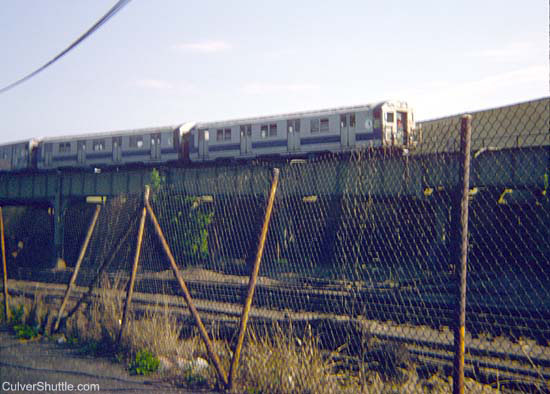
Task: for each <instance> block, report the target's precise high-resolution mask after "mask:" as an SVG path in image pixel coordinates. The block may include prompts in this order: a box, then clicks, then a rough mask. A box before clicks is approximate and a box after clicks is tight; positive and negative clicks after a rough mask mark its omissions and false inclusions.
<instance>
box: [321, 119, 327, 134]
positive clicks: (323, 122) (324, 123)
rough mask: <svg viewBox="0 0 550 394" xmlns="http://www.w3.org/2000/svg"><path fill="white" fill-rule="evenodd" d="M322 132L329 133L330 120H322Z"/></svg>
mask: <svg viewBox="0 0 550 394" xmlns="http://www.w3.org/2000/svg"><path fill="white" fill-rule="evenodd" d="M321 131H328V118H323V119H321Z"/></svg>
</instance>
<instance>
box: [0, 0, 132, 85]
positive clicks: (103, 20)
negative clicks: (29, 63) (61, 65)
mask: <svg viewBox="0 0 550 394" xmlns="http://www.w3.org/2000/svg"><path fill="white" fill-rule="evenodd" d="M129 2H130V0H119V1H118V2H117V3H116V4H115V5H114V6H113V7H112V8H111V9H110V10H109V11H108V12H107V13H106V14H105V15H103V17H101V19H99V20H98V21H97V22H96V23H95V24H94V25H93V26H92V27H91V28H90V29H88V31H86V32H85V33H84V34H82V35H81V36H80V37H78V39H76V41H74V42H73V43H72V44H71V45H69V46H68V47H67V48H65V49H64V50H63V51H62V52H61V53H59V54H58V55H57V56H55V57H54V58H53V59H51V60H50V61H49V62H47V63H46V64H44V65H43V66H42V67H40V68H38V69H37V70H35V71H33V72H32V73H30V74H28V75H26V76H24V77H23V78H21V79H19V80H17V81H15V82H13V83H11V84H9V85H8V86H6V87H3V88H2V89H0V94H2V93H4V92H7V91H8V90H10V89H12V88H14V87H16V86H17V85H19V84H21V83H23V82H25V81H27V80H29V79H31V78H32V77H34V76H35V75H36V74H38V73H40V72H42V71H44V70H45V69H46V68H48V67H49V66H51V65H52V64H53V63H55V62H56V61H58V60H59V59H61V58H62V57H63V56H65V55H66V54H67V53H69V51H71V50H72V49H73V48H75V47H76V46H77V45H78V44H80V43H81V42H82V41H84V40H85V39H86V38H88V37H89V36H90V35H92V34H93V33H94V32H95V31H96V30H97V29H99V28H100V27H101V26H103V24H105V23H106V22H107V21H108V20H109V19H111V18H112V17H113V16H114V15H115V14H116V13H117V12H119V11H120V10H121V9H122V8H124V6H125V5H126V4H128V3H129Z"/></svg>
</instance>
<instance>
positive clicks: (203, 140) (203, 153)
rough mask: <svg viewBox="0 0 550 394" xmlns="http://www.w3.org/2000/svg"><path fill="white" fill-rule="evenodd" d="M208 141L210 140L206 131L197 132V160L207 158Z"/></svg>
mask: <svg viewBox="0 0 550 394" xmlns="http://www.w3.org/2000/svg"><path fill="white" fill-rule="evenodd" d="M208 140H210V134H209V132H208V130H199V159H202V160H205V159H207V158H208Z"/></svg>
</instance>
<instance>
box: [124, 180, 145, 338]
mask: <svg viewBox="0 0 550 394" xmlns="http://www.w3.org/2000/svg"><path fill="white" fill-rule="evenodd" d="M150 190H151V189H150V187H149V185H145V192H144V194H143V208H142V209H141V218H140V221H139V230H138V236H137V243H136V252H135V254H134V263H133V265H132V274H131V276H130V282H128V289H127V290H126V301H125V302H124V310H123V312H122V321H121V322H120V331H119V332H118V338H117V343H118V344H120V341H121V340H122V335H123V334H124V328H126V324H128V312H129V311H130V304H131V303H132V296H133V295H134V284H135V282H136V276H137V269H138V265H139V256H140V255H141V245H142V244H143V233H144V232H145V219H146V218H147V208H146V206H147V204H148V203H149V192H150Z"/></svg>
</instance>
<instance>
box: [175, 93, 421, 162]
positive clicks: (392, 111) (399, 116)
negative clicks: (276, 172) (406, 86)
mask: <svg viewBox="0 0 550 394" xmlns="http://www.w3.org/2000/svg"><path fill="white" fill-rule="evenodd" d="M182 133H184V134H187V133H188V136H187V138H188V144H189V159H190V160H191V161H194V162H201V161H212V160H219V159H234V158H237V159H238V158H242V159H249V158H254V157H258V156H271V155H281V156H300V155H309V154H312V153H315V152H345V151H350V150H353V149H355V148H360V147H396V148H410V147H413V146H414V145H415V144H416V127H415V121H414V114H413V111H412V109H411V108H410V107H409V106H408V105H407V103H404V102H398V101H385V102H382V103H377V104H372V105H361V106H353V107H342V108H334V109H327V110H320V111H309V112H297V113H290V114H284V115H276V116H265V117H258V118H248V119H237V120H228V121H221V122H205V123H197V124H196V125H194V126H193V127H191V128H190V129H189V130H182Z"/></svg>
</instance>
